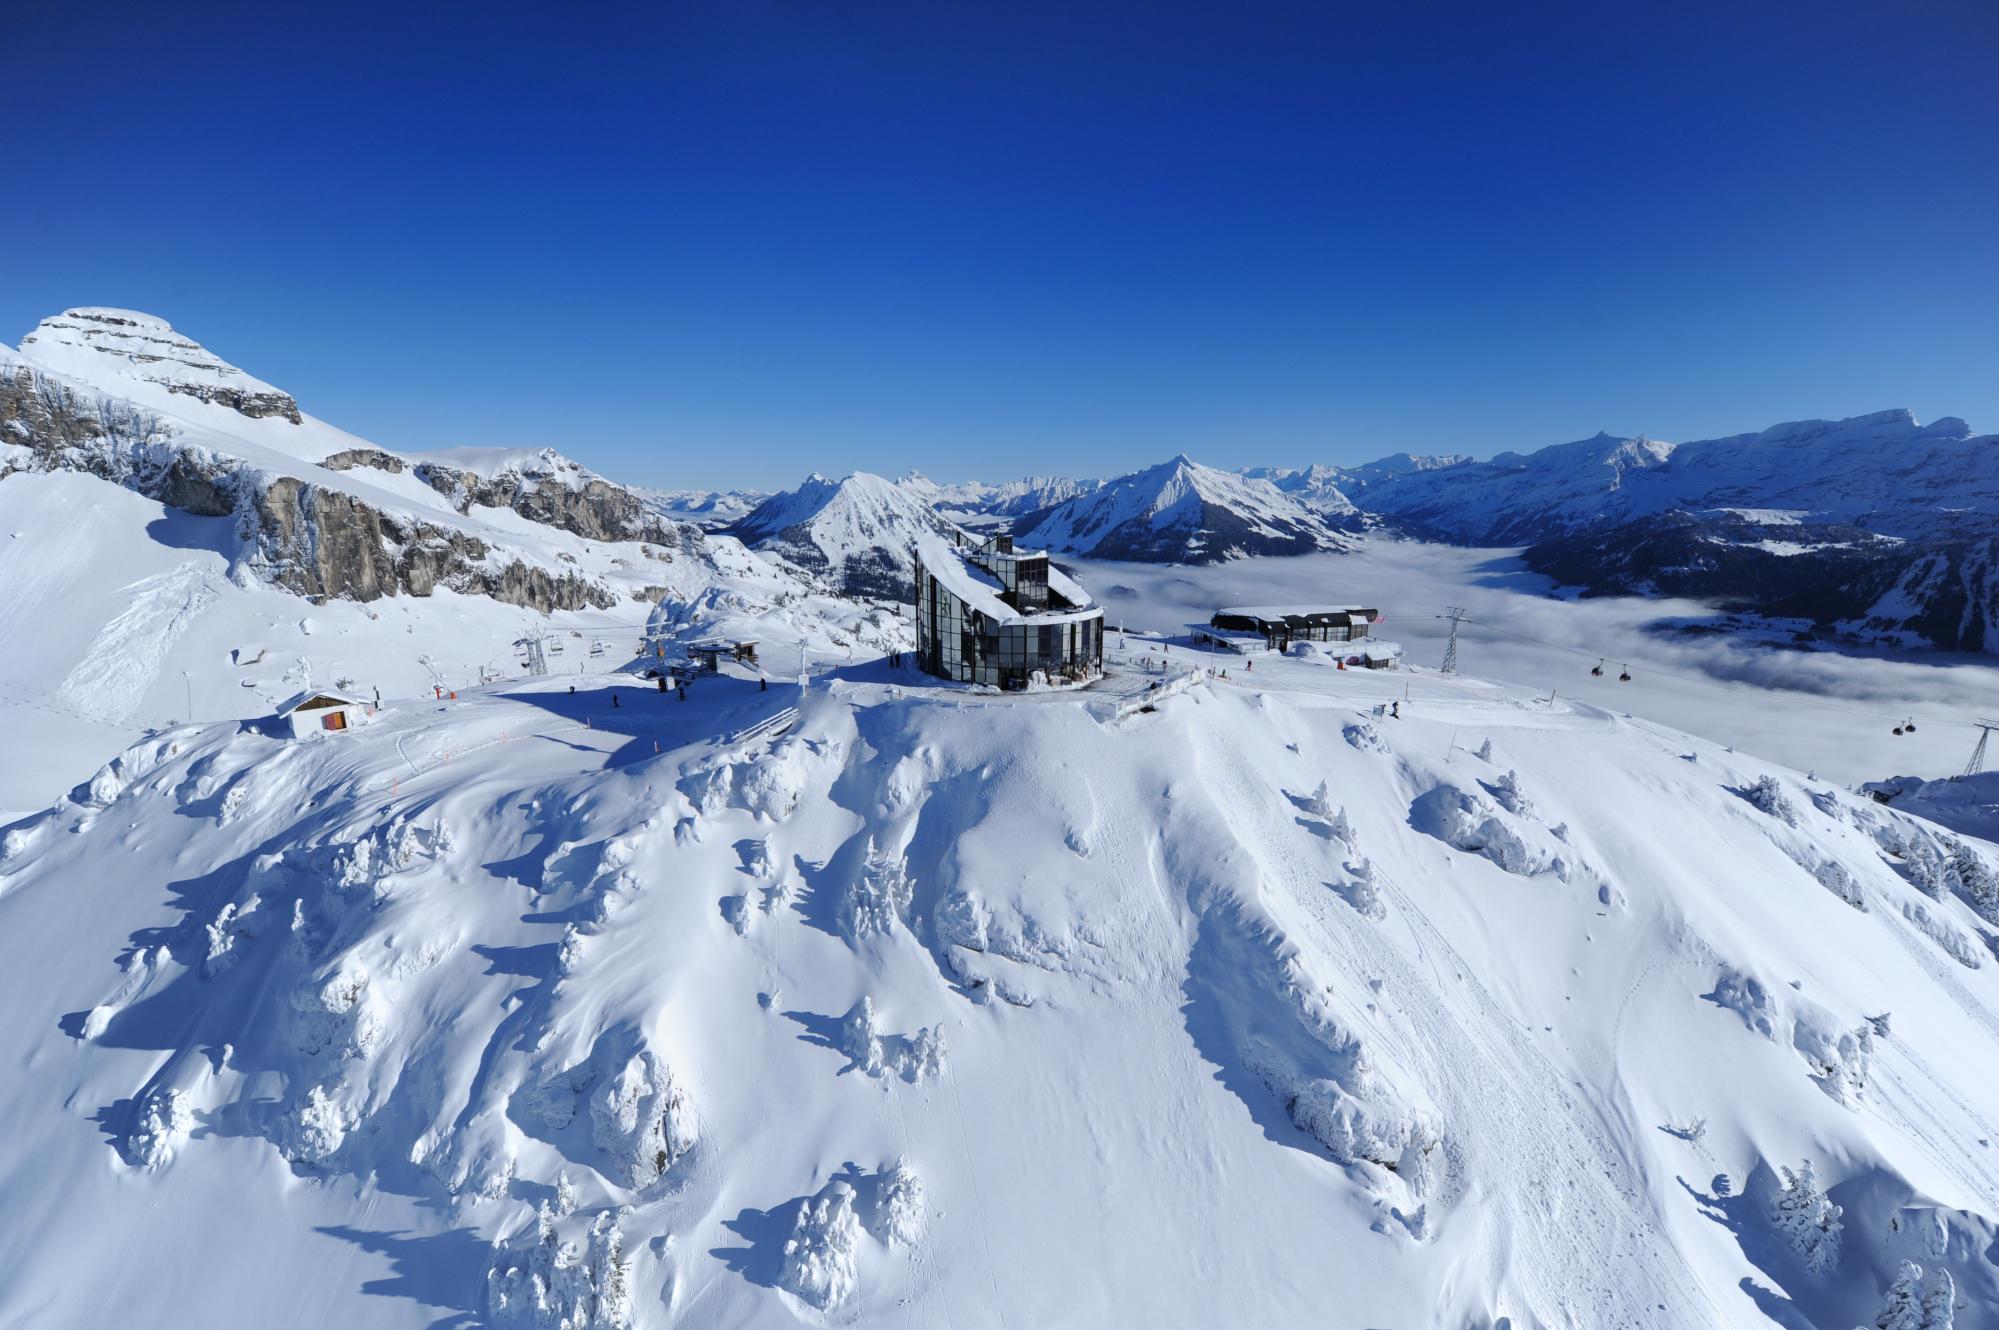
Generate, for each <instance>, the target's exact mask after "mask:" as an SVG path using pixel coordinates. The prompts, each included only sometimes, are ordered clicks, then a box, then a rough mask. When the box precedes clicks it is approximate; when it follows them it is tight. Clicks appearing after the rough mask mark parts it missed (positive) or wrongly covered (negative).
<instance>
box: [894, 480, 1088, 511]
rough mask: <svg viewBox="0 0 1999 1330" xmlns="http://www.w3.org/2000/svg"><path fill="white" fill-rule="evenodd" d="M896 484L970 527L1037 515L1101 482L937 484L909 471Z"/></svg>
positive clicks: (1050, 481)
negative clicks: (982, 521)
mask: <svg viewBox="0 0 1999 1330" xmlns="http://www.w3.org/2000/svg"><path fill="white" fill-rule="evenodd" d="M896 484H897V485H898V486H900V487H901V488H902V489H905V490H907V491H909V492H910V493H911V494H914V495H916V496H917V497H919V498H921V499H923V500H924V501H925V502H927V503H929V504H931V505H932V506H933V507H935V508H937V509H938V510H939V511H941V512H943V513H944V514H945V515H946V516H948V517H950V518H951V519H952V520H953V521H956V522H962V523H968V524H969V523H977V522H978V521H979V519H981V518H1012V517H1021V516H1025V515H1026V514H1028V513H1032V512H1039V511H1040V510H1041V509H1043V508H1051V507H1053V506H1054V505H1056V504H1058V503H1062V502H1065V501H1067V500H1069V499H1073V498H1075V497H1077V496H1078V495H1081V494H1093V493H1095V492H1096V491H1097V490H1099V489H1102V488H1103V485H1104V482H1103V481H1101V480H1087V479H1075V478H1072V477H1068V476H1027V477H1025V478H1023V479H1021V480H1009V481H1002V482H999V483H997V484H988V483H986V482H984V481H977V480H973V481H965V482H962V483H960V484H955V485H940V484H938V483H937V482H936V481H934V480H932V479H930V477H928V476H926V475H924V474H923V473H922V472H921V471H912V472H910V473H909V474H908V475H906V476H904V477H902V478H901V479H900V480H898V481H896Z"/></svg>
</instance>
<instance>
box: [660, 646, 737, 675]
mask: <svg viewBox="0 0 1999 1330" xmlns="http://www.w3.org/2000/svg"><path fill="white" fill-rule="evenodd" d="M661 654H662V655H664V654H665V653H664V651H662V652H661ZM687 655H688V658H689V659H691V660H692V661H693V662H694V668H695V669H696V670H698V671H699V672H700V673H702V674H719V673H720V672H721V669H722V660H723V658H724V657H727V658H728V659H730V660H735V661H741V662H742V663H743V664H745V665H754V664H756V663H757V644H756V642H755V641H753V640H748V639H745V640H740V641H739V640H737V639H734V638H721V637H713V638H708V639H706V640H705V641H700V642H689V643H688V644H687Z"/></svg>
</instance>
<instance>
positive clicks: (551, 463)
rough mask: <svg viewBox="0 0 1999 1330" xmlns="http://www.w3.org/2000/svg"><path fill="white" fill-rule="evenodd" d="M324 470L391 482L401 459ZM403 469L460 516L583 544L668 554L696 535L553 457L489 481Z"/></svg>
mask: <svg viewBox="0 0 1999 1330" xmlns="http://www.w3.org/2000/svg"><path fill="white" fill-rule="evenodd" d="M321 465H322V466H325V467H327V468H329V469H330V470H334V471H348V470H352V469H354V468H356V467H371V468H373V469H375V470H378V471H389V472H394V473H396V474H401V473H402V472H403V470H404V469H405V464H404V461H403V459H402V458H400V457H398V456H396V455H395V454H394V453H390V452H384V451H383V450H381V449H379V448H349V449H346V450H345V451H342V452H338V453H334V454H333V455H332V456H330V457H328V458H327V459H326V460H325V461H324V462H322V463H321ZM407 469H408V470H409V471H410V472H411V474H413V475H415V476H416V478H417V479H419V480H421V481H422V482H423V483H424V484H426V485H428V486H430V487H431V488H432V489H434V490H436V491H437V492H438V493H439V494H442V495H443V496H444V497H445V498H447V499H449V500H451V506H452V507H453V508H456V509H457V510H458V511H459V512H461V513H469V512H471V511H472V510H473V509H474V508H508V509H511V510H513V511H514V512H517V513H519V514H520V515H521V516H522V517H525V518H527V519H528V520H529V521H530V522H539V523H541V524H542V525H543V526H552V527H555V528H556V529H557V530H561V531H567V532H569V533H570V534H571V535H575V536H581V537H583V538H584V539H585V540H641V541H645V542H647V543H648V544H653V545H663V546H665V547H667V548H668V549H679V548H682V547H683V545H685V544H686V542H687V541H688V540H689V539H690V538H691V537H692V536H695V535H698V532H695V531H693V529H692V528H689V527H687V526H685V525H683V524H681V523H678V522H669V521H667V520H665V519H663V518H661V517H660V516H659V515H658V514H657V513H655V512H653V511H652V509H651V508H650V507H649V506H648V505H647V504H646V502H645V500H643V499H642V498H640V497H639V496H638V495H637V494H636V493H634V492H633V491H631V490H628V489H626V488H625V487H624V486H622V485H614V484H612V483H611V482H610V481H608V480H605V479H604V478H603V477H602V476H598V475H594V474H592V473H591V472H589V471H587V470H585V469H584V468H583V467H581V466H578V465H577V464H576V463H575V462H573V461H571V460H570V459H569V458H567V457H564V456H562V455H561V454H560V453H557V452H554V451H552V450H543V451H542V452H540V453H537V454H535V455H534V456H533V457H532V458H529V459H527V460H523V461H517V462H512V463H509V464H507V465H505V466H503V467H500V468H497V469H496V470H494V471H493V472H492V473H490V474H488V473H482V472H479V471H475V470H471V469H469V468H466V467H459V466H453V465H451V464H450V463H448V462H437V461H420V462H416V463H414V464H412V465H409V466H408V468H407Z"/></svg>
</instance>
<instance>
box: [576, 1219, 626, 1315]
mask: <svg viewBox="0 0 1999 1330" xmlns="http://www.w3.org/2000/svg"><path fill="white" fill-rule="evenodd" d="M584 1268H585V1270H586V1272H587V1274H588V1276H589V1279H590V1286H591V1291H592V1292H593V1293H595V1295H596V1305H595V1306H594V1307H593V1308H592V1309H591V1312H592V1319H591V1321H590V1324H591V1325H593V1326H602V1327H604V1330H628V1327H629V1326H630V1325H631V1324H632V1271H631V1262H630V1260H628V1259H627V1258H626V1256H625V1235H624V1233H623V1231H622V1230H620V1228H619V1227H618V1221H617V1220H616V1219H614V1218H613V1217H612V1216H611V1214H610V1212H609V1211H605V1212H604V1213H602V1214H600V1215H598V1216H597V1218H596V1219H595V1220H594V1221H593V1222H592V1223H591V1225H590V1240H589V1246H588V1248H587V1250H586V1254H585V1257H584Z"/></svg>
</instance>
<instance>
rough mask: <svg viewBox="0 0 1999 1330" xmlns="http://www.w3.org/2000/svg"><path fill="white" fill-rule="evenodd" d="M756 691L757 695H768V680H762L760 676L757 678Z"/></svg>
mask: <svg viewBox="0 0 1999 1330" xmlns="http://www.w3.org/2000/svg"><path fill="white" fill-rule="evenodd" d="M757 691H758V692H759V693H768V692H769V691H770V680H768V679H766V678H764V677H763V676H762V675H761V674H759V675H758V676H757Z"/></svg>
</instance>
